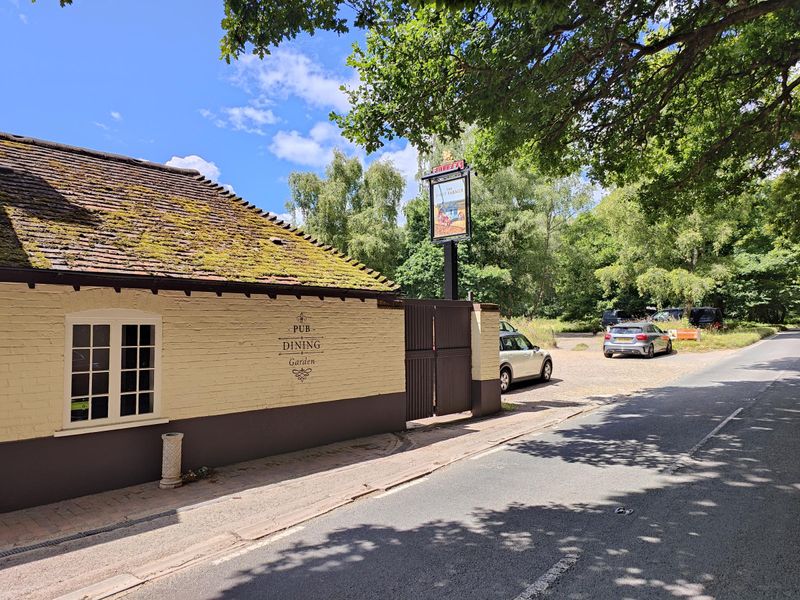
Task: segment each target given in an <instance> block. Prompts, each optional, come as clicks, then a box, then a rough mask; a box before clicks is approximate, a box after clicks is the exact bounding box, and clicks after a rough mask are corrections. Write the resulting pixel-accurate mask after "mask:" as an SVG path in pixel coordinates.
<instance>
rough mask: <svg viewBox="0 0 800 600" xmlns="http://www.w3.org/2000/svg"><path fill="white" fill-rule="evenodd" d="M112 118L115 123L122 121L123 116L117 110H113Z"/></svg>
mask: <svg viewBox="0 0 800 600" xmlns="http://www.w3.org/2000/svg"><path fill="white" fill-rule="evenodd" d="M109 114H110V115H111V118H112V119H114V120H115V121H122V115H121V114H120V113H118V112H117V111H115V110H112V111H111V112H110V113H109Z"/></svg>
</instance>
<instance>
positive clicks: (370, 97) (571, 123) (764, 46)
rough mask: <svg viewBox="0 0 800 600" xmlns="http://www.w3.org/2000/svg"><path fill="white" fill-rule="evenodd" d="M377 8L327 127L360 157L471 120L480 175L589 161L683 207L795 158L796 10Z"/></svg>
mask: <svg viewBox="0 0 800 600" xmlns="http://www.w3.org/2000/svg"><path fill="white" fill-rule="evenodd" d="M454 5H458V6H461V9H460V10H455V11H454V10H452V8H453V6H454ZM373 6H375V7H376V14H378V15H380V18H377V19H375V20H373V21H372V23H371V27H370V31H369V32H368V34H367V40H366V46H365V47H356V48H355V50H354V53H353V55H352V56H351V58H350V64H351V65H353V66H354V67H355V68H357V69H358V71H359V75H360V79H361V84H360V85H359V86H358V87H357V88H356V89H354V90H351V91H350V99H351V103H352V105H353V109H352V111H351V112H350V113H349V114H347V115H340V116H338V117H337V120H338V122H339V123H340V125H342V126H343V128H344V132H345V135H346V136H348V137H349V138H350V139H352V140H354V141H356V142H358V143H361V144H363V145H365V146H366V148H367V149H368V150H370V151H371V150H375V149H376V148H378V147H379V146H381V144H382V143H383V142H384V140H385V139H391V138H393V137H395V136H402V137H405V138H407V139H409V140H411V141H412V142H413V143H414V144H416V145H418V146H419V147H422V148H425V147H427V146H428V144H429V143H430V139H431V135H435V136H440V137H442V138H444V139H454V138H457V137H458V136H459V135H460V134H461V133H462V132H463V131H464V126H465V124H475V125H477V126H479V127H480V135H478V136H477V138H476V140H475V145H474V147H473V149H472V152H471V156H469V158H470V159H471V160H472V162H473V163H475V164H476V165H477V166H479V167H480V168H481V169H482V170H483V171H486V170H498V169H499V168H501V166H502V165H505V164H507V163H508V162H509V161H510V160H513V158H515V157H520V156H524V157H528V158H530V159H532V160H535V162H536V164H537V165H538V166H539V167H540V168H541V169H543V170H544V171H546V172H552V173H557V174H564V173H568V172H571V171H574V170H575V169H577V168H580V167H581V166H583V165H587V164H588V165H590V168H591V173H592V175H593V176H594V177H595V178H597V179H599V180H601V181H603V182H604V183H606V184H607V185H608V184H631V183H638V184H640V197H641V198H646V200H647V202H648V203H649V204H650V206H653V205H657V206H676V205H679V206H681V207H682V209H684V211H685V212H690V211H691V210H692V208H693V207H694V206H696V205H697V204H698V202H703V203H704V204H706V205H709V206H710V205H712V204H713V203H714V202H716V201H717V200H718V199H719V198H722V197H730V196H733V195H737V194H738V193H740V192H742V191H744V190H745V189H746V187H745V186H746V184H747V183H748V182H749V181H750V180H752V179H753V178H758V177H760V176H763V175H764V174H765V173H768V172H769V171H770V170H772V169H774V168H776V167H778V166H788V165H796V164H797V161H798V158H800V156H799V155H798V144H797V135H796V132H797V127H798V122H800V104H799V103H798V102H797V101H796V100H797V90H798V85H800V77H798V74H797V73H796V71H795V70H794V69H795V64H796V63H797V61H798V59H800V8H798V6H797V4H796V3H795V2H789V1H788V0H767V1H762V2H756V1H747V0H746V1H744V2H737V3H729V2H678V3H663V2H660V1H656V0H650V1H644V2H642V1H639V0H635V1H634V0H623V1H621V2H616V3H600V4H598V3H596V2H593V1H591V0H578V1H576V2H570V3H552V2H548V3H530V4H522V3H509V2H497V1H495V2H491V1H490V2H486V3H481V4H478V3H477V2H476V3H470V2H459V3H450V2H441V3H437V5H432V4H425V5H424V6H417V5H415V4H414V3H410V4H409V3H405V2H388V1H385V2H377V3H374V4H373ZM445 7H449V8H450V9H451V10H447V9H446V8H445Z"/></svg>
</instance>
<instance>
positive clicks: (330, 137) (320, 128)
mask: <svg viewBox="0 0 800 600" xmlns="http://www.w3.org/2000/svg"><path fill="white" fill-rule="evenodd" d="M334 148H342V149H350V150H351V152H353V153H355V154H360V153H361V152H360V151H359V150H358V149H357V148H356V147H355V146H354V145H353V144H351V143H350V142H349V141H348V140H346V139H345V138H343V137H342V134H341V133H340V132H339V129H338V128H337V127H336V126H335V125H333V124H332V123H328V122H326V121H320V122H318V123H316V124H315V125H314V126H313V127H312V128H311V129H310V130H309V132H308V135H307V136H304V135H302V134H301V133H300V132H299V131H296V130H292V131H279V132H278V133H276V134H275V135H274V136H273V138H272V143H271V144H270V145H269V150H270V152H272V153H273V154H274V155H275V156H277V157H278V158H282V159H284V160H288V161H289V162H293V163H297V164H299V165H304V166H307V167H317V168H322V167H324V166H325V165H327V164H328V163H329V162H330V161H331V159H332V158H333V150H334Z"/></svg>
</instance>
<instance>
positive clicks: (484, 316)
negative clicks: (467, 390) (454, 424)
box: [471, 303, 500, 417]
mask: <svg viewBox="0 0 800 600" xmlns="http://www.w3.org/2000/svg"><path fill="white" fill-rule="evenodd" d="M471 320H472V416H473V417H482V416H484V415H490V414H492V413H496V412H498V411H499V410H500V379H499V377H500V341H499V340H500V309H499V307H498V306H497V305H496V304H478V303H476V304H473V305H472V317H471Z"/></svg>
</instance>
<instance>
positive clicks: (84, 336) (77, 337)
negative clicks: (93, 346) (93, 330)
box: [72, 325, 89, 348]
mask: <svg viewBox="0 0 800 600" xmlns="http://www.w3.org/2000/svg"><path fill="white" fill-rule="evenodd" d="M72 347H73V348H88V347H89V326H88V325H73V326H72Z"/></svg>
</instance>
